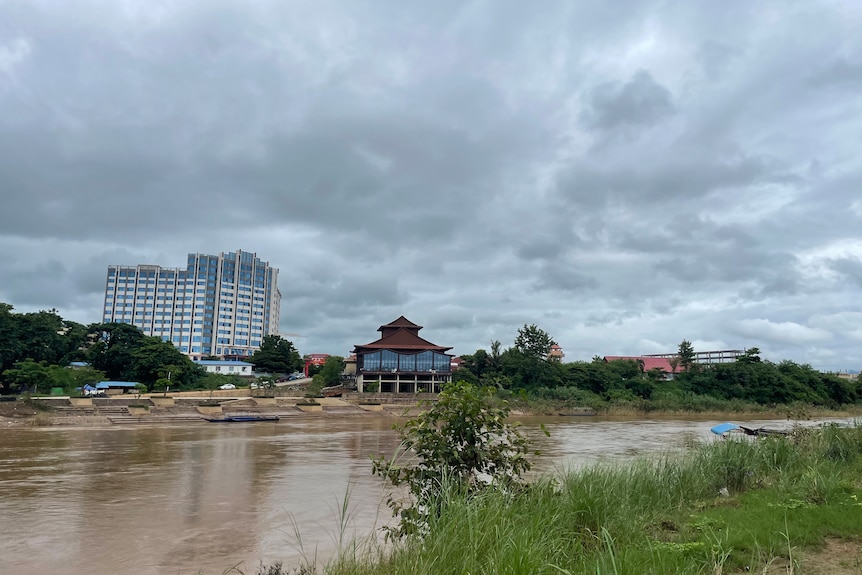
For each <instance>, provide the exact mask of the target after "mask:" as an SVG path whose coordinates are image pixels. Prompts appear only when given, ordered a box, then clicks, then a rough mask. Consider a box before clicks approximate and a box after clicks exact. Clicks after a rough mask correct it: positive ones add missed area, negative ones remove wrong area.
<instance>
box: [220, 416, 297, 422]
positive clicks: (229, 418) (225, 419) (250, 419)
mask: <svg viewBox="0 0 862 575" xmlns="http://www.w3.org/2000/svg"><path fill="white" fill-rule="evenodd" d="M204 419H206V420H207V421H209V422H210V423H252V422H256V421H278V420H279V419H280V418H279V417H278V416H277V415H226V416H224V417H205V418H204Z"/></svg>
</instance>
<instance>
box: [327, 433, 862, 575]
mask: <svg viewBox="0 0 862 575" xmlns="http://www.w3.org/2000/svg"><path fill="white" fill-rule="evenodd" d="M860 477H862V428H860V427H855V428H851V429H839V428H837V427H831V426H828V427H824V428H823V429H820V430H815V431H806V432H799V433H797V434H794V435H793V436H790V437H776V438H766V439H760V440H757V441H749V440H740V441H735V440H729V441H717V442H715V443H711V444H709V445H702V446H697V447H695V448H693V449H692V450H691V451H690V452H689V453H688V454H686V455H684V456H681V457H680V456H675V455H665V456H658V457H652V458H647V459H639V460H637V461H635V462H631V463H620V464H605V465H597V466H593V467H590V468H587V469H583V470H579V471H571V472H565V473H561V474H559V475H558V476H556V477H546V478H545V479H543V480H541V481H539V482H538V483H537V484H535V485H534V486H533V487H532V488H531V489H529V490H526V491H523V492H520V493H517V494H512V493H504V492H500V491H494V490H489V491H485V492H482V493H480V494H473V495H472V496H471V497H465V496H464V493H463V491H462V490H460V489H458V488H457V486H445V485H444V486H443V487H442V491H441V499H440V501H441V505H440V508H439V509H440V512H439V513H438V514H434V515H432V516H430V517H429V528H428V530H427V532H426V534H425V535H424V536H422V537H412V538H408V539H407V540H405V541H403V542H401V543H397V544H395V545H394V546H393V547H392V548H391V549H389V550H388V551H387V550H383V549H382V548H379V547H378V548H376V549H370V550H369V551H368V552H367V553H365V554H360V555H353V556H345V555H342V556H341V558H340V559H339V560H338V561H336V562H335V563H333V564H331V565H329V566H327V567H326V568H325V572H326V573H331V574H337V575H341V574H348V573H358V574H368V575H372V574H387V575H388V574H392V575H394V574H405V575H407V574H411V575H412V574H429V575H431V574H432V573H433V574H435V575H436V574H440V573H468V572H469V573H487V574H495V573H531V574H533V573H547V574H560V573H563V574H575V573H591V574H592V573H614V574H638V575H640V574H643V573H692V574H694V573H698V574H701V573H704V574H705V573H710V574H716V573H727V572H735V571H752V572H767V571H765V569H768V568H769V566H770V565H783V566H785V567H786V568H787V569H789V570H787V571H784V572H788V573H790V572H792V573H800V572H804V570H803V571H800V567H799V566H800V565H801V564H804V559H802V557H804V554H805V551H806V550H809V549H811V548H812V546H817V545H821V544H822V543H823V541H824V539H826V538H829V537H837V538H844V539H850V540H853V541H860V540H862V520H860V518H862V483H860ZM856 548H857V549H858V546H857V547H856ZM838 559H840V558H836V561H838ZM844 559H846V563H847V565H846V570H841V569H843V567H842V568H841V569H839V567H840V566H839V565H838V564H837V563H836V564H834V565H832V566H831V567H830V568H829V569H826V570H814V571H810V572H815V573H822V572H830V573H838V572H841V573H862V570H860V569H858V566H859V565H860V563H859V557H855V558H854V557H852V556H850V557H846V558H844ZM854 561H855V564H854Z"/></svg>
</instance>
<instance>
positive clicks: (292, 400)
mask: <svg viewBox="0 0 862 575" xmlns="http://www.w3.org/2000/svg"><path fill="white" fill-rule="evenodd" d="M164 399H165V398H164V397H162V396H160V395H147V396H143V397H141V398H139V399H133V398H129V397H118V398H110V399H95V400H92V401H91V402H89V403H87V404H86V405H77V404H73V401H72V400H71V399H64V398H43V399H19V400H17V401H3V402H0V426H14V425H34V426H54V425H63V426H79V425H111V424H115V423H171V422H176V423H189V422H194V421H195V420H200V422H205V421H206V420H205V419H204V416H205V415H211V414H209V413H208V414H204V413H202V411H201V410H200V409H199V407H200V406H201V405H216V404H217V405H218V406H220V409H221V411H219V413H224V414H234V415H239V414H261V415H278V416H279V417H284V418H289V417H297V416H304V415H311V416H361V417H371V416H377V417H387V418H402V417H413V416H415V415H417V414H418V413H420V412H421V411H422V410H423V409H425V407H424V404H423V402H424V401H427V398H422V399H411V398H408V397H397V398H393V399H392V402H391V403H390V402H387V401H386V399H387V398H385V397H384V398H376V399H374V400H371V401H368V400H362V399H360V398H356V397H352V398H350V399H341V398H337V397H332V398H318V399H316V400H313V402H314V403H318V404H320V405H319V408H314V407H310V406H303V405H302V404H304V403H306V402H307V401H309V400H306V399H304V398H302V397H277V398H274V397H256V398H255V397H248V396H240V397H231V396H229V395H226V394H223V395H221V396H218V397H214V398H210V397H207V396H202V395H200V394H189V393H184V394H177V395H176V396H173V397H172V396H168V398H167V400H171V399H173V401H167V402H164V401H163V400H164ZM396 400H397V402H396ZM511 404H512V411H511V414H512V417H513V418H514V419H518V418H522V417H538V416H565V417H587V418H589V417H601V418H610V419H614V420H620V421H625V420H628V419H631V420H640V419H645V418H649V419H655V420H664V419H690V420H711V419H719V420H721V419H724V420H741V421H745V420H751V419H775V420H780V419H785V420H788V421H794V422H795V421H806V420H815V419H829V418H842V417H862V406H847V407H845V408H843V409H839V410H830V409H825V408H822V407H816V406H805V405H790V406H756V405H740V406H739V409H736V410H733V409H727V408H718V409H705V410H691V409H651V408H645V406H644V405H631V404H621V405H613V404H611V405H608V406H604V407H600V408H599V409H592V408H588V407H582V406H575V405H571V404H568V403H565V402H551V401H547V400H522V399H518V400H513V401H511ZM134 406H138V407H144V408H145V409H143V410H141V409H138V410H135V409H134ZM132 411H134V412H135V413H132ZM216 411H218V410H216Z"/></svg>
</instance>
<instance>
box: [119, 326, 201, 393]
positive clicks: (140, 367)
mask: <svg viewBox="0 0 862 575" xmlns="http://www.w3.org/2000/svg"><path fill="white" fill-rule="evenodd" d="M126 373H127V374H128V377H129V379H130V380H132V381H139V382H141V383H145V384H147V386H149V387H151V386H152V385H153V383H155V381H156V380H157V379H159V378H166V379H170V380H171V381H172V386H173V387H174V388H179V387H182V388H189V387H195V386H196V385H197V383H198V382H199V381H200V379H201V378H202V377H203V374H204V370H203V368H202V367H200V366H199V365H197V364H195V363H194V362H193V361H191V360H190V359H189V358H188V357H187V356H185V355H183V354H182V353H180V351H179V350H178V349H177V348H176V347H174V346H173V345H172V344H171V343H169V342H166V341H162V340H161V338H158V337H143V338H142V339H141V340H140V341H139V343H138V345H137V347H135V348H134V349H133V350H132V353H131V366H130V367H129V369H128V370H127V371H126ZM169 373H170V377H168V374H169Z"/></svg>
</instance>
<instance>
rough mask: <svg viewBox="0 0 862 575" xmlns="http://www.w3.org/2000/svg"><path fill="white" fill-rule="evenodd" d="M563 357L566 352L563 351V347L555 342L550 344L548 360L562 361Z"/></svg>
mask: <svg viewBox="0 0 862 575" xmlns="http://www.w3.org/2000/svg"><path fill="white" fill-rule="evenodd" d="M564 357H566V354H565V353H563V348H561V347H560V346H558V345H557V344H554V345H552V346H551V351H549V352H548V361H558V362H560V363H562V362H563V358H564Z"/></svg>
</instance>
